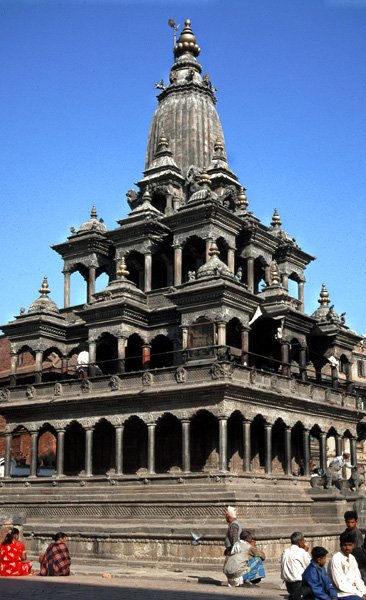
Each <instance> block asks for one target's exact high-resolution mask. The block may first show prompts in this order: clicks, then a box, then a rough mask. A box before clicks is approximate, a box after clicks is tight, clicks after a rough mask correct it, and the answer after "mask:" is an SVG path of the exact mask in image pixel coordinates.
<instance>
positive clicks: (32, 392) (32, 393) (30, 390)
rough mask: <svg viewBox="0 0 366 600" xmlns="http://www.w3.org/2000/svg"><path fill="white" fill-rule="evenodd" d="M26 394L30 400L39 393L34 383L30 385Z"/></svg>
mask: <svg viewBox="0 0 366 600" xmlns="http://www.w3.org/2000/svg"><path fill="white" fill-rule="evenodd" d="M25 395H26V396H27V398H28V400H32V399H33V398H35V397H36V395H37V392H36V388H35V387H34V386H33V385H29V386H28V387H27V391H26V392H25Z"/></svg>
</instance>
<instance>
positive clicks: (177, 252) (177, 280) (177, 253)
mask: <svg viewBox="0 0 366 600" xmlns="http://www.w3.org/2000/svg"><path fill="white" fill-rule="evenodd" d="M182 252H183V250H182V246H174V285H180V284H181V283H182Z"/></svg>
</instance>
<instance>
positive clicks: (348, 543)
mask: <svg viewBox="0 0 366 600" xmlns="http://www.w3.org/2000/svg"><path fill="white" fill-rule="evenodd" d="M339 543H340V546H341V549H340V551H339V552H336V553H335V554H334V555H333V558H332V560H331V561H329V565H328V575H329V577H330V579H331V582H332V583H333V585H334V587H335V588H336V590H337V594H338V598H343V599H344V600H345V599H346V598H347V600H354V599H355V600H357V599H358V598H365V599H366V585H365V584H364V582H363V581H362V577H361V573H360V570H359V568H358V566H357V561H356V559H355V557H354V556H353V554H352V552H353V551H354V549H355V542H354V537H353V535H352V534H351V533H346V532H343V533H341V535H340V536H339Z"/></svg>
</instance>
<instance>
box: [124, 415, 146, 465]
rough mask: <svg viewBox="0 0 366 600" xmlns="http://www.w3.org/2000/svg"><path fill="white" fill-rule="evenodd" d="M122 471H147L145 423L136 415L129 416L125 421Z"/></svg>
mask: <svg viewBox="0 0 366 600" xmlns="http://www.w3.org/2000/svg"><path fill="white" fill-rule="evenodd" d="M123 472H124V473H126V474H132V473H133V474H135V473H137V474H139V473H141V474H144V473H146V472H147V425H146V423H144V422H143V421H142V420H141V419H139V418H138V417H131V418H130V419H128V421H126V423H125V429H124V434H123Z"/></svg>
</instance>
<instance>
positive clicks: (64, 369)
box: [61, 355, 69, 380]
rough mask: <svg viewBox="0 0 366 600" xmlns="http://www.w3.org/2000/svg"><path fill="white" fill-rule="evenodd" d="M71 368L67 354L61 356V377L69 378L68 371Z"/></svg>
mask: <svg viewBox="0 0 366 600" xmlns="http://www.w3.org/2000/svg"><path fill="white" fill-rule="evenodd" d="M68 370H69V359H68V357H67V356H65V355H64V356H62V357H61V379H62V380H64V379H66V378H67V372H68Z"/></svg>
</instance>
